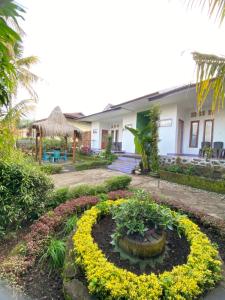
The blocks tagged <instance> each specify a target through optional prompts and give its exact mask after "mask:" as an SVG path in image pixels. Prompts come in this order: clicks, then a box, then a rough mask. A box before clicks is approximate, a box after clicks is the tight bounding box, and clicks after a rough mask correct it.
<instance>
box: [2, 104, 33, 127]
mask: <svg viewBox="0 0 225 300" xmlns="http://www.w3.org/2000/svg"><path fill="white" fill-rule="evenodd" d="M33 109H34V101H33V99H25V100H22V101H20V102H19V103H17V104H16V105H14V106H13V107H12V108H8V110H7V111H5V113H4V118H3V120H4V121H8V120H13V119H14V121H17V122H19V121H20V120H21V118H22V117H25V116H26V115H27V113H29V112H30V111H31V110H33Z"/></svg>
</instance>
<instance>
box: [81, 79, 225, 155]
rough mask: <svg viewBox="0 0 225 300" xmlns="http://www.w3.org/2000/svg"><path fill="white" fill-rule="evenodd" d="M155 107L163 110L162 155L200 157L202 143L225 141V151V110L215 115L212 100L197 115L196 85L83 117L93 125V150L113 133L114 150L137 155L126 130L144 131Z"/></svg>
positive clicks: (150, 95)
mask: <svg viewBox="0 0 225 300" xmlns="http://www.w3.org/2000/svg"><path fill="white" fill-rule="evenodd" d="M151 105H159V107H160V121H159V145H158V146H159V153H160V155H163V156H171V155H172V156H173V155H174V156H176V155H179V156H187V157H188V156H189V157H196V156H198V155H199V150H200V148H201V146H202V142H210V143H211V144H212V142H222V143H223V147H224V148H225V131H224V126H225V125H224V124H225V111H224V109H221V110H220V111H219V112H215V113H214V114H212V111H211V102H210V97H209V98H208V99H207V100H206V103H205V104H204V107H203V109H202V111H200V112H197V109H196V85H195V84H189V85H184V86H180V87H176V88H172V89H168V90H163V91H159V92H155V93H152V94H149V95H145V96H142V97H139V98H136V99H133V100H130V101H126V102H123V103H120V104H117V105H111V104H110V105H107V106H106V108H105V109H104V110H103V111H101V112H98V113H94V114H92V115H89V116H84V117H81V118H79V121H82V122H90V123H91V148H92V149H94V150H98V149H104V148H105V147H106V143H107V136H108V134H111V135H112V138H113V147H114V150H117V151H123V152H126V153H135V145H134V138H133V136H132V134H131V133H130V132H129V131H128V130H127V129H126V127H133V128H143V127H144V126H145V125H146V124H147V122H148V115H147V111H148V109H149V107H150V106H151Z"/></svg>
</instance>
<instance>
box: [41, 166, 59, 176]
mask: <svg viewBox="0 0 225 300" xmlns="http://www.w3.org/2000/svg"><path fill="white" fill-rule="evenodd" d="M40 169H41V171H43V172H44V173H46V174H59V173H60V172H61V171H62V166H59V165H48V164H47V165H42V166H40Z"/></svg>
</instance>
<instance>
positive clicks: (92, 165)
mask: <svg viewBox="0 0 225 300" xmlns="http://www.w3.org/2000/svg"><path fill="white" fill-rule="evenodd" d="M109 164H111V161H109V160H106V159H102V160H89V161H84V162H80V163H76V164H75V169H76V170H77V171H82V170H89V169H96V168H101V167H105V166H107V165H109Z"/></svg>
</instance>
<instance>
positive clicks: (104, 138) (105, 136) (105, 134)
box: [101, 129, 109, 149]
mask: <svg viewBox="0 0 225 300" xmlns="http://www.w3.org/2000/svg"><path fill="white" fill-rule="evenodd" d="M108 135H109V132H108V130H106V129H102V143H101V149H105V148H106V146H107V142H108Z"/></svg>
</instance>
